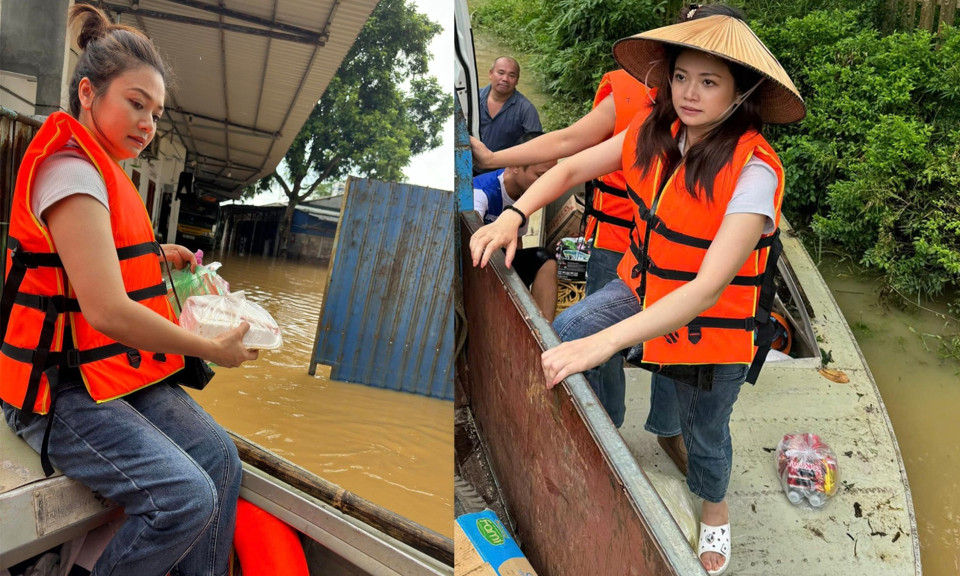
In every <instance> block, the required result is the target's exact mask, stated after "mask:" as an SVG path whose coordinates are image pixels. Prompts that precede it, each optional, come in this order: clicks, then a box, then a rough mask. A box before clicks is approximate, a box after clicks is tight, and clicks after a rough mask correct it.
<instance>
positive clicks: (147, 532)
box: [0, 5, 257, 576]
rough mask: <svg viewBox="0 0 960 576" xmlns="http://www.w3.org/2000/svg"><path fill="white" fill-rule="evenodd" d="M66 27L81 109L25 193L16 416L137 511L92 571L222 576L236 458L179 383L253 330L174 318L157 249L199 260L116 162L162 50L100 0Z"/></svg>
mask: <svg viewBox="0 0 960 576" xmlns="http://www.w3.org/2000/svg"><path fill="white" fill-rule="evenodd" d="M70 22H71V24H72V25H78V27H79V34H78V39H77V43H78V45H79V46H80V48H81V50H82V51H83V52H82V54H81V56H80V59H79V61H78V64H77V68H76V70H75V72H74V75H73V78H72V81H71V84H70V112H71V115H72V116H71V115H67V114H64V113H62V112H57V113H54V114H51V115H50V117H49V118H48V119H47V120H46V122H45V123H44V125H43V126H42V127H41V128H40V130H39V131H38V133H37V135H36V137H35V138H34V140H33V142H31V145H30V147H29V148H28V150H27V153H26V155H25V157H24V160H23V163H22V164H21V167H20V172H19V175H18V180H17V187H16V191H15V194H14V199H13V209H12V214H11V226H10V242H9V243H8V246H9V247H10V249H11V251H10V253H9V254H8V256H9V257H8V262H9V266H8V269H7V272H6V282H5V286H4V288H5V292H4V302H3V306H2V308H0V311H2V315H0V316H2V322H0V324H2V327H3V330H2V331H3V347H2V349H0V397H2V399H3V411H4V415H5V417H6V419H7V422H8V424H9V425H10V426H11V427H12V428H14V430H15V431H16V432H17V434H18V435H20V436H21V437H22V438H24V439H25V440H26V441H27V442H28V443H29V444H30V446H31V447H33V448H34V449H35V450H36V451H37V452H41V453H45V454H46V455H47V456H48V457H49V462H52V463H53V464H54V465H56V466H57V467H58V468H59V469H60V470H62V471H63V472H64V473H65V474H66V475H67V476H70V477H72V478H74V479H76V480H79V481H80V482H83V483H84V484H86V485H87V486H89V487H90V488H91V489H93V490H95V491H96V492H98V493H99V494H101V495H102V496H104V497H106V498H109V499H111V500H113V501H115V502H117V503H119V504H121V505H122V506H123V508H124V511H125V512H126V514H127V520H126V521H125V523H124V524H123V525H122V527H121V528H120V530H119V531H118V532H117V533H116V535H115V536H114V537H113V539H112V540H111V541H110V543H109V544H108V546H107V548H106V549H105V550H104V552H103V554H102V555H101V556H100V559H99V560H98V561H97V563H96V565H95V566H94V569H93V573H94V574H135V575H137V576H161V575H164V574H167V573H168V572H172V573H174V574H182V575H198V576H199V575H209V574H215V575H218V576H220V575H224V574H226V573H227V570H228V565H229V556H230V553H231V552H230V547H231V544H232V537H233V528H234V518H235V512H236V504H237V495H238V492H239V484H240V475H241V468H240V461H239V458H238V456H237V452H236V447H235V446H234V444H233V442H232V441H231V439H230V437H229V436H228V435H227V434H226V432H225V431H224V430H223V428H221V427H220V426H219V425H218V424H217V423H216V422H215V421H214V420H213V419H212V418H211V417H210V416H209V415H208V414H207V413H206V412H204V411H203V409H202V408H200V406H199V405H197V404H196V403H195V402H194V401H193V400H192V399H191V398H190V396H189V395H187V394H186V393H185V392H184V391H183V390H182V389H181V387H180V386H179V382H181V381H183V380H182V379H181V378H182V375H183V373H184V370H183V367H184V355H194V356H199V357H201V358H205V359H207V360H210V361H213V362H215V363H216V364H218V365H220V366H225V367H232V366H238V365H240V364H241V363H242V362H244V361H246V360H251V359H254V358H256V357H257V353H256V351H251V350H247V349H246V348H245V347H244V345H243V343H242V337H243V334H244V333H245V332H246V331H247V330H248V329H249V326H247V325H242V326H241V327H239V328H237V329H234V330H231V331H229V332H227V333H226V334H224V335H223V336H221V337H219V338H217V339H212V340H211V339H207V338H202V337H199V336H196V335H194V334H191V333H189V332H187V331H186V330H183V329H181V328H180V327H179V326H178V325H177V324H176V318H175V316H174V315H173V312H172V310H171V309H170V306H169V304H167V302H166V297H165V294H166V290H165V287H164V285H163V281H162V278H161V276H160V265H159V260H158V257H159V256H161V255H163V256H165V257H166V258H168V259H170V260H173V261H174V262H179V265H180V267H183V266H185V265H188V264H189V265H191V266H195V265H196V261H195V259H194V257H193V255H192V254H191V253H190V252H189V251H188V250H187V249H186V248H183V247H180V246H175V245H167V246H163V247H161V246H160V245H158V244H157V243H156V241H155V240H154V238H153V232H152V227H151V224H150V221H149V218H148V217H147V213H146V210H145V209H144V206H143V202H142V200H141V199H140V196H139V194H138V192H137V190H136V189H135V188H134V186H133V184H132V183H131V182H130V180H129V178H127V176H126V174H125V173H124V172H123V169H122V168H121V167H120V165H119V164H118V162H120V161H122V160H126V159H130V158H135V157H137V156H138V155H139V154H140V152H141V151H142V150H143V149H144V148H145V147H146V146H147V145H148V144H149V143H150V141H151V140H152V139H153V137H154V136H155V133H156V127H157V122H158V120H159V117H160V115H161V114H162V113H163V104H164V97H165V91H166V88H165V77H166V72H165V68H164V64H163V62H162V60H161V59H160V56H159V55H158V53H157V51H156V49H155V48H154V46H153V44H152V43H151V42H150V40H149V39H147V38H146V36H144V35H143V34H142V33H141V32H139V31H137V30H134V29H132V28H128V27H125V26H119V25H114V24H112V23H111V22H110V21H109V20H108V19H107V18H106V16H105V15H104V14H103V13H102V12H100V11H99V10H97V9H95V8H93V7H90V6H85V5H77V6H73V7H72V8H71V12H70ZM11 287H12V288H11ZM11 290H14V291H16V293H15V294H12V293H10V291H11ZM121 343H122V344H121ZM34 348H35V349H36V352H34ZM45 468H47V464H46V463H45ZM50 471H52V469H50Z"/></svg>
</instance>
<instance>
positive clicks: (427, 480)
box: [191, 254, 453, 537]
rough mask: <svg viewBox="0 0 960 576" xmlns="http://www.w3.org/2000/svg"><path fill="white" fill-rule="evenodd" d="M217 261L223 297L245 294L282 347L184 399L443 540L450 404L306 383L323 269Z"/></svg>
mask: <svg viewBox="0 0 960 576" xmlns="http://www.w3.org/2000/svg"><path fill="white" fill-rule="evenodd" d="M218 259H220V258H219V257H218V256H217V255H216V254H210V255H208V256H207V258H206V261H207V263H209V262H212V261H214V260H218ZM220 261H221V262H223V267H222V268H221V269H220V275H221V276H222V277H223V278H225V279H226V280H227V281H228V282H230V289H231V291H233V292H236V291H239V290H243V291H245V292H246V295H247V299H249V300H252V301H254V302H256V303H257V304H260V305H261V306H263V307H264V308H266V309H267V311H268V312H270V314H271V315H272V316H273V317H274V319H275V320H276V321H277V323H278V324H279V325H280V329H281V331H282V333H283V347H282V348H281V349H279V350H276V351H273V352H261V353H260V358H259V359H258V360H256V361H253V362H248V363H246V364H244V365H243V366H241V367H240V368H233V369H226V368H217V369H216V372H217V375H216V377H215V378H214V379H213V381H212V382H211V383H210V385H209V386H208V387H207V388H206V389H205V390H203V391H202V392H195V393H194V391H191V392H192V393H193V394H192V395H193V397H194V398H196V399H197V401H198V402H200V403H201V404H202V405H203V407H204V408H206V409H207V410H208V411H209V412H210V413H211V414H212V415H213V416H214V417H215V418H216V419H217V421H218V422H220V423H221V424H222V425H223V426H225V427H226V428H228V429H229V430H232V431H233V432H236V433H237V434H240V435H241V436H244V437H245V438H248V439H249V440H251V441H252V442H255V443H257V444H259V445H261V446H263V447H265V448H267V449H269V450H271V451H273V452H275V453H276V454H278V455H280V456H282V457H283V458H286V459H288V460H290V461H292V462H295V463H296V464H298V465H300V466H302V467H304V468H306V469H307V470H310V471H311V472H313V473H315V474H317V475H319V476H322V477H323V478H325V479H326V480H328V481H330V482H333V483H334V484H337V485H339V486H341V487H342V488H345V489H346V490H349V491H350V492H353V493H355V494H357V495H359V496H362V497H363V498H366V499H367V500H370V501H372V502H374V503H375V504H378V505H380V506H383V507H384V508H387V509H389V510H392V511H393V512H396V513H398V514H400V515H402V516H404V517H406V518H409V519H411V520H413V521H415V522H418V523H420V524H422V525H424V526H426V527H427V528H430V529H432V530H435V531H437V532H439V533H440V534H443V535H445V536H449V537H452V536H453V522H452V521H453V403H452V402H448V401H443V400H437V399H433V398H426V397H423V396H419V395H416V394H407V393H403V392H394V391H391V390H382V389H378V388H372V387H369V386H364V385H361V384H349V383H344V382H337V381H334V380H330V379H329V373H330V370H329V368H327V367H325V366H318V367H317V375H316V376H310V375H309V374H307V370H308V368H309V363H310V356H311V351H312V349H313V341H314V337H315V335H316V330H317V320H318V318H319V317H320V307H321V304H322V302H323V290H324V288H325V287H326V281H327V267H326V265H321V264H316V263H310V264H306V263H298V262H293V261H290V262H285V261H283V260H272V259H266V258H261V257H247V258H238V257H235V256H233V257H228V258H225V259H220Z"/></svg>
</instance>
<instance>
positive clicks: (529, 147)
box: [470, 70, 686, 467]
mask: <svg viewBox="0 0 960 576" xmlns="http://www.w3.org/2000/svg"><path fill="white" fill-rule="evenodd" d="M647 92H648V91H647V88H646V87H645V86H644V85H643V84H641V83H640V81H639V80H637V79H636V78H634V77H633V76H631V75H630V74H628V73H627V72H626V71H625V70H615V71H613V72H608V73H606V74H604V76H603V78H602V79H601V80H600V86H599V87H598V88H597V94H596V96H595V97H594V100H593V109H592V110H591V111H590V112H588V113H587V114H586V115H585V116H584V117H583V118H581V119H579V120H577V121H576V122H574V123H573V124H571V125H570V126H568V127H566V128H564V129H562V130H556V131H553V132H549V133H547V134H544V135H543V136H540V137H538V138H536V139H535V140H533V141H530V142H526V143H523V144H518V145H516V146H513V147H511V148H506V149H504V150H500V151H496V152H491V151H490V150H489V149H488V148H487V147H486V146H485V145H484V144H483V142H481V141H480V140H478V139H477V138H474V137H472V136H471V137H470V147H471V149H472V151H473V159H474V164H475V165H477V166H478V167H479V168H481V169H495V168H503V167H506V166H522V165H526V164H530V163H538V162H550V161H554V160H557V159H559V158H566V157H569V156H572V155H574V154H576V153H577V152H580V151H581V150H585V149H587V148H589V147H591V146H594V145H596V144H599V143H600V142H603V141H604V140H606V139H608V138H610V137H611V136H613V135H614V134H617V133H619V132H620V131H622V130H624V129H625V128H626V127H627V126H628V125H629V124H630V121H631V120H633V117H634V116H636V115H637V114H647V113H649V111H650V109H651V106H650V98H649V96H648V93H647ZM586 188H587V197H588V198H587V202H586V205H587V206H586V210H585V211H584V218H585V220H586V222H585V224H586V227H585V231H584V238H585V240H586V241H587V242H588V243H589V245H590V259H589V260H588V261H587V281H586V286H585V293H586V295H588V296H589V295H590V294H593V293H594V292H596V291H597V290H599V289H601V288H603V287H604V286H605V285H606V284H607V282H610V281H611V280H613V279H615V278H616V277H617V263H618V262H620V258H621V257H623V253H624V252H626V250H627V248H628V247H629V246H630V239H629V233H630V229H631V228H633V205H632V204H631V203H630V199H629V198H627V191H626V185H625V184H624V180H623V172H621V171H620V170H615V171H614V172H611V173H610V174H604V175H603V176H600V177H599V178H597V179H595V180H593V181H592V182H589V183H587V185H586ZM593 370H594V371H596V380H595V381H596V383H597V384H596V392H597V396H598V397H599V399H600V402H601V403H602V404H603V407H604V408H605V409H606V410H607V414H609V415H610V419H611V420H613V424H614V425H615V426H617V427H620V426H621V425H622V424H623V417H624V414H625V412H626V405H625V404H624V395H625V379H624V374H623V359H622V358H620V357H613V358H611V359H610V360H608V361H606V362H604V363H603V364H601V365H600V366H599V367H597V368H594V369H593ZM662 442H663V443H665V445H666V446H668V447H670V448H674V451H673V452H672V454H676V461H677V465H678V466H682V467H685V466H686V457H685V456H683V457H681V454H680V452H679V450H680V448H681V447H682V446H683V442H682V440H680V436H679V435H678V436H675V437H672V438H664V439H663V440H662Z"/></svg>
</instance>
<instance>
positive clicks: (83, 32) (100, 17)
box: [70, 4, 113, 50]
mask: <svg viewBox="0 0 960 576" xmlns="http://www.w3.org/2000/svg"><path fill="white" fill-rule="evenodd" d="M78 23H79V26H80V32H79V34H77V46H79V47H80V49H81V50H86V48H87V46H88V45H89V44H90V43H91V42H94V41H96V40H99V39H101V38H103V37H104V36H106V35H107V34H109V33H110V27H111V26H112V25H113V24H112V23H111V22H110V20H108V19H107V17H106V16H105V15H104V13H103V12H101V11H100V10H98V9H96V8H95V7H93V6H90V5H89V4H78V5H76V6H74V9H73V11H72V12H71V13H70V24H71V25H77V24H78Z"/></svg>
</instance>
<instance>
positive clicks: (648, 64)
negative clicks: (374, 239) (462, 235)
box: [470, 5, 806, 575]
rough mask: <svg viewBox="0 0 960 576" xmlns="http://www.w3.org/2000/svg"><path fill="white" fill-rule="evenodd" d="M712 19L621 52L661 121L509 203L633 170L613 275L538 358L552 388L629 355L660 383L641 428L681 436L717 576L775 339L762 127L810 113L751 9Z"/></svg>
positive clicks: (648, 37) (482, 256)
mask: <svg viewBox="0 0 960 576" xmlns="http://www.w3.org/2000/svg"><path fill="white" fill-rule="evenodd" d="M704 8H707V7H706V6H704V7H691V8H690V9H688V11H687V12H686V14H685V16H686V18H685V19H684V20H683V21H682V22H681V23H679V24H673V25H671V26H666V27H663V28H657V29H655V30H650V31H648V32H644V33H642V34H638V35H636V36H633V37H630V38H625V39H623V40H620V41H619V42H617V43H616V44H615V46H614V56H615V58H616V60H617V62H618V63H619V64H620V65H621V66H622V67H623V68H624V69H625V70H627V71H628V72H629V73H630V74H632V75H633V76H634V77H635V78H638V79H641V80H642V81H643V83H644V84H645V85H647V86H650V87H651V88H654V87H655V88H657V90H658V93H657V95H656V99H655V102H654V103H653V110H652V111H651V112H650V114H649V115H647V116H646V117H640V116H638V117H637V118H635V119H634V121H633V122H631V124H630V126H629V127H628V128H627V129H626V130H625V131H623V132H621V133H620V134H618V135H616V136H614V137H612V138H610V139H608V140H607V141H605V142H603V143H601V144H599V145H597V146H594V147H593V148H590V149H589V150H585V151H583V152H581V153H579V154H577V155H576V156H574V157H573V158H570V159H569V160H567V161H565V162H562V163H560V164H558V165H557V167H556V168H554V169H551V170H550V171H549V172H547V173H546V174H544V175H543V176H542V177H541V178H540V179H539V180H538V181H537V182H535V183H534V185H533V186H531V187H530V189H529V190H528V191H527V193H526V194H525V195H524V196H523V198H521V199H520V200H519V201H518V202H517V203H516V204H515V206H516V208H517V209H518V210H520V212H521V214H529V213H530V212H532V211H533V210H535V209H538V208H539V207H540V206H543V205H544V204H546V203H548V202H549V201H550V200H552V199H553V198H555V197H558V196H559V195H560V194H562V192H563V191H564V190H566V189H568V188H569V187H570V186H573V185H575V184H577V183H579V182H585V181H587V180H589V179H591V178H595V177H596V176H598V175H600V174H605V173H609V172H610V171H611V170H614V169H616V168H621V169H622V170H623V172H624V175H625V177H626V178H625V179H626V185H627V192H628V195H629V197H630V199H631V201H632V203H633V220H634V224H635V229H634V230H633V231H632V232H631V234H630V247H629V249H628V250H627V251H626V252H625V253H624V255H623V259H622V260H621V261H620V264H619V267H618V276H619V278H618V279H617V280H615V281H613V282H610V283H609V284H607V285H606V286H605V287H604V288H603V289H601V290H600V291H598V292H596V293H594V294H592V295H591V296H589V297H587V298H585V299H584V300H582V301H580V302H579V303H577V304H575V305H574V306H572V307H571V308H569V309H567V310H566V311H564V313H563V314H561V315H560V316H559V317H558V318H557V320H556V321H555V322H554V327H555V329H556V330H557V333H558V335H559V336H560V338H561V340H563V343H562V344H560V345H559V346H557V347H554V348H551V349H550V350H547V351H546V352H544V353H543V356H542V359H541V363H542V367H543V372H544V375H545V377H546V379H547V386H548V388H552V387H553V386H555V385H557V384H558V383H560V382H561V381H562V380H563V379H564V378H566V377H567V376H569V375H571V374H574V373H577V372H583V371H585V370H588V369H590V368H593V367H595V366H597V365H599V364H600V363H602V362H604V361H606V360H607V359H608V358H610V357H611V356H613V355H614V354H617V353H618V352H622V353H625V354H626V356H627V359H628V361H631V362H632V363H635V364H638V365H640V366H642V367H644V368H647V369H649V370H651V371H652V372H653V373H654V374H653V379H652V380H653V389H652V395H653V396H656V395H657V394H659V393H668V396H669V397H668V398H655V397H654V398H652V399H651V404H652V405H653V406H656V407H657V410H656V411H655V410H651V413H650V415H649V417H648V419H647V424H646V427H647V429H648V430H652V431H654V432H655V433H657V434H658V435H659V436H669V435H671V434H676V433H680V432H682V434H683V439H684V442H685V445H686V448H687V450H688V461H687V464H688V474H687V486H688V488H689V489H690V490H691V492H693V493H694V494H696V495H697V496H699V497H701V498H703V508H702V517H701V518H702V522H701V525H700V538H699V544H698V550H697V553H698V555H699V557H700V561H701V563H702V564H703V566H704V568H706V570H707V571H708V573H709V574H712V575H715V574H721V573H723V572H724V571H725V570H726V569H727V567H728V566H729V563H730V557H731V549H730V542H731V540H730V524H729V511H728V508H727V504H726V500H725V499H726V490H727V486H728V484H729V480H730V471H731V468H732V461H733V451H732V445H731V441H730V433H729V423H730V414H731V412H732V410H733V405H734V403H735V402H736V399H737V395H738V394H739V390H740V387H741V385H742V383H743V382H744V381H749V382H751V383H752V382H755V381H756V377H757V375H758V373H759V369H760V367H761V366H762V363H763V359H764V358H765V357H766V353H767V351H768V350H769V347H770V344H771V343H772V341H773V339H774V334H775V326H774V324H773V323H772V322H771V321H770V307H771V306H772V303H773V297H774V285H773V276H774V273H775V269H776V259H777V258H778V257H779V252H780V243H779V238H778V229H777V226H778V224H779V219H780V207H781V203H782V200H783V186H784V175H783V166H782V164H781V163H780V160H779V159H778V158H777V155H776V153H775V152H774V151H773V149H772V148H771V147H770V145H769V144H768V143H767V141H766V140H765V139H764V138H763V136H762V135H761V133H760V130H761V128H762V126H763V124H764V123H789V122H796V121H799V120H801V119H802V118H803V117H804V116H805V114H806V110H805V108H804V104H803V99H802V98H801V96H800V94H799V92H798V91H797V89H796V87H795V86H794V85H793V82H792V81H791V80H790V78H789V76H788V75H787V74H786V72H785V71H784V70H783V68H782V67H781V66H780V64H779V62H777V60H776V58H774V57H773V55H772V54H770V52H769V50H767V48H766V47H765V46H764V45H763V43H762V42H761V41H760V40H759V39H758V38H757V37H756V35H754V33H753V32H752V31H751V30H750V28H749V26H747V24H746V23H745V22H744V21H743V15H742V13H741V12H740V11H739V10H736V9H733V8H728V7H725V6H721V5H712V6H710V7H709V8H710V11H703V9H704ZM521 214H513V213H504V214H503V215H502V216H501V217H500V218H499V219H498V220H497V221H496V222H494V223H492V224H489V225H487V226H484V227H483V228H481V229H480V230H478V231H477V232H476V233H475V234H474V235H473V237H472V238H471V240H470V250H471V256H472V259H473V264H474V265H475V266H476V265H479V266H485V265H486V264H487V262H488V260H489V257H490V253H491V251H492V250H494V249H498V248H500V247H503V246H508V247H509V245H510V244H511V243H512V242H515V238H514V237H515V236H516V225H517V223H518V221H519V220H520V219H521V218H520V216H521ZM508 252H509V249H508ZM587 377H588V379H589V378H590V375H589V373H588V374H587ZM591 384H593V383H592V382H591ZM668 407H669V408H668Z"/></svg>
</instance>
